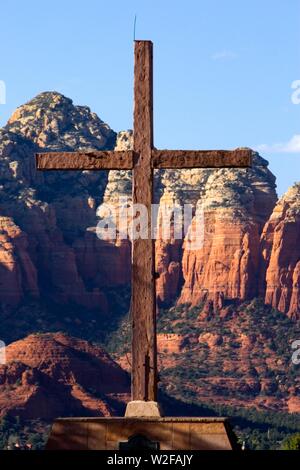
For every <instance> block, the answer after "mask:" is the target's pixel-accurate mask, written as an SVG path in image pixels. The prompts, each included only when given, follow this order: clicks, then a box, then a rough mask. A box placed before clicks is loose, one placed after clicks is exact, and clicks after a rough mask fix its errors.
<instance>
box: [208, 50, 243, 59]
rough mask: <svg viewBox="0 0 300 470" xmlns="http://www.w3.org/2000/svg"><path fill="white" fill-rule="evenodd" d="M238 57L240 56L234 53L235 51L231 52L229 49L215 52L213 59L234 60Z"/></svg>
mask: <svg viewBox="0 0 300 470" xmlns="http://www.w3.org/2000/svg"><path fill="white" fill-rule="evenodd" d="M237 57H238V55H237V54H236V53H235V52H233V51H229V50H227V49H225V50H223V51H218V52H215V53H214V54H213V55H212V56H211V58H212V59H213V60H234V59H236V58H237Z"/></svg>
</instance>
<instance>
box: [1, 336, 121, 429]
mask: <svg viewBox="0 0 300 470" xmlns="http://www.w3.org/2000/svg"><path fill="white" fill-rule="evenodd" d="M6 360H7V363H6V365H0V415H1V416H4V415H16V416H20V417H21V418H24V419H37V418H39V419H42V420H46V421H50V420H53V419H55V418H56V417H58V416H72V415H75V416H76V415H77V416H78V415H82V416H110V415H111V414H114V413H116V409H115V405H116V403H118V402H120V403H122V402H123V401H126V400H127V399H128V396H129V389H130V383H129V376H128V375H127V374H126V373H125V372H124V371H123V370H122V369H121V368H120V367H119V366H118V365H117V364H116V363H115V362H114V361H113V360H112V359H111V358H110V357H109V355H108V354H107V353H106V352H105V351H104V350H103V349H101V348H100V347H98V346H93V345H91V344H90V343H88V342H87V341H83V340H81V339H76V338H71V337H69V336H66V335H64V334H62V333H56V334H50V333H49V334H36V335H30V336H28V337H26V338H25V339H23V340H20V341H16V342H15V343H11V344H10V345H9V346H8V347H7V349H6Z"/></svg>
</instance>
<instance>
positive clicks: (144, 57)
mask: <svg viewBox="0 0 300 470" xmlns="http://www.w3.org/2000/svg"><path fill="white" fill-rule="evenodd" d="M152 68H153V67H152V42H150V41H135V65H134V149H133V151H123V152H122V151H120V152H117V151H116V152H113V151H92V152H74V153H73V152H54V153H44V154H37V155H36V164H37V168H38V169H39V170H108V169H111V170H121V169H123V170H130V169H133V190H132V191H133V192H132V199H133V203H134V204H142V205H143V206H145V207H146V208H147V211H148V236H147V238H146V239H143V238H140V239H137V240H134V241H133V243H132V301H131V304H132V305H131V311H132V331H133V339H132V357H133V360H132V376H131V383H132V400H146V401H156V398H157V351H156V295H155V276H154V271H155V264H154V242H153V240H152V238H151V235H150V234H151V217H150V215H151V204H152V200H153V169H154V168H178V169H180V168H228V167H230V168H246V167H249V166H251V159H252V152H251V150H250V149H237V150H233V151H225V150H206V151H201V150H200V151H186V150H156V149H153V78H152V75H153V70H152ZM137 215H138V214H137Z"/></svg>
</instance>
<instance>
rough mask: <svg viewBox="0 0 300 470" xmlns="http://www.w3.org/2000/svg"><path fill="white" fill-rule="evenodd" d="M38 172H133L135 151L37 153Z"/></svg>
mask: <svg viewBox="0 0 300 470" xmlns="http://www.w3.org/2000/svg"><path fill="white" fill-rule="evenodd" d="M36 167H37V169H38V170H131V169H132V168H133V151H132V150H125V151H116V152H114V151H91V152H51V153H37V154H36Z"/></svg>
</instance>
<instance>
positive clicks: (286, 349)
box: [112, 299, 300, 413]
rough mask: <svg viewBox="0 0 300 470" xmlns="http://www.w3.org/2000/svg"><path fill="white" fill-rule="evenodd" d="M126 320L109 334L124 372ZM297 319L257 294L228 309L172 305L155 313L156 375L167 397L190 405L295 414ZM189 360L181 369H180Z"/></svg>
mask: <svg viewBox="0 0 300 470" xmlns="http://www.w3.org/2000/svg"><path fill="white" fill-rule="evenodd" d="M127 328H128V324H126V323H124V324H123V325H121V327H120V329H119V331H117V332H116V333H115V342H114V343H113V345H112V346H113V347H112V350H113V357H114V358H115V359H116V360H117V361H118V362H119V364H120V365H121V366H122V367H123V368H126V369H127V370H128V371H130V364H131V358H130V349H129V341H128V335H127V332H128V329H127ZM299 337H300V328H299V324H295V322H294V321H293V320H291V319H289V318H287V317H286V316H284V315H282V314H281V313H279V312H276V311H273V310H272V308H271V307H268V306H265V305H264V304H263V301H262V300H260V301H258V300H257V299H255V300H252V301H246V302H243V303H241V304H240V305H239V306H238V307H237V306H236V305H234V304H232V305H231V306H230V313H228V312H227V315H226V316H224V315H221V316H220V315H219V314H217V313H214V312H213V311H211V312H210V314H209V315H208V312H207V310H206V308H205V306H204V305H202V306H197V307H192V308H191V307H189V306H187V305H186V304H185V305H179V306H176V307H172V308H170V309H168V310H163V311H161V312H160V314H159V318H158V351H159V359H158V365H159V370H160V372H159V377H160V384H161V386H162V387H163V388H164V389H165V390H166V391H167V393H168V394H169V395H171V396H173V397H176V398H180V399H185V400H186V401H187V402H189V403H195V404H197V403H206V404H211V405H213V406H216V405H228V406H232V407H234V408H238V407H243V408H253V407H254V408H256V409H257V410H269V411H273V412H274V411H285V412H288V413H296V412H297V413H299V412H300V379H299V374H298V367H299V366H297V365H296V364H293V362H292V361H291V357H292V354H293V349H292V346H291V345H292V343H293V341H294V340H295V339H298V338H299ZM187 364H188V367H187Z"/></svg>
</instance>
